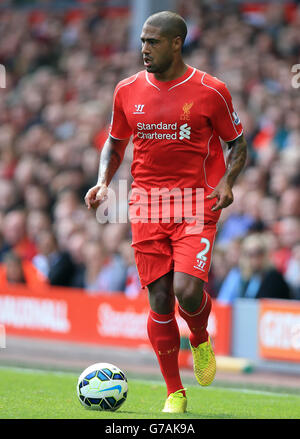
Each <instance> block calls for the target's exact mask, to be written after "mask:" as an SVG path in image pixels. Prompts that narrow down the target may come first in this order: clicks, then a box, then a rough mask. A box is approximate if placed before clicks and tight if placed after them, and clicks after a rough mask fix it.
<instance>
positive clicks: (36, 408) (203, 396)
mask: <svg viewBox="0 0 300 439" xmlns="http://www.w3.org/2000/svg"><path fill="white" fill-rule="evenodd" d="M77 378H78V375H76V374H74V373H60V372H53V371H52V372H50V371H49V372H48V371H38V370H37V371H34V370H30V369H28V370H26V369H18V368H8V367H5V368H0V419H99V418H100V419H101V418H104V419H115V420H117V419H197V418H198V419H263V418H264V419H280V418H281V419H283V418H285V419H299V418H300V392H299V393H298V392H295V391H294V392H293V391H290V392H289V391H288V390H287V389H285V391H284V393H283V392H278V391H276V392H275V391H272V390H268V391H266V390H259V389H258V388H256V389H253V388H252V389H249V388H248V389H247V388H242V389H241V388H238V387H236V388H228V387H226V386H225V387H224V386H223V387H220V386H219V385H217V384H215V385H212V386H210V387H207V388H201V387H200V386H198V385H195V384H193V385H188V386H186V387H187V396H188V411H187V413H185V414H181V415H174V414H166V413H161V409H162V407H163V404H164V401H165V396H166V395H165V386H164V384H163V383H162V382H159V381H157V382H155V381H149V380H148V381H147V380H142V379H139V380H136V379H134V378H132V379H131V378H129V379H128V385H129V390H128V397H127V401H125V403H124V404H123V405H122V406H121V408H120V409H119V410H118V411H117V412H101V411H99V412H98V411H92V410H88V409H85V408H84V407H83V406H82V405H81V404H80V402H79V401H78V399H77V394H76V383H77Z"/></svg>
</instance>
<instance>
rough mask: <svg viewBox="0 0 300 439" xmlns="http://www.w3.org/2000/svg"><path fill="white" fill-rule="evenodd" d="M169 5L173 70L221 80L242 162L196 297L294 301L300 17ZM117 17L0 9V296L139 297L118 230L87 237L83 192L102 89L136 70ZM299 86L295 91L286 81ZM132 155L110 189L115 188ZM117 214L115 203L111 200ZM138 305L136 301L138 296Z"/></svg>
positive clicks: (96, 147)
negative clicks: (238, 130) (28, 288)
mask: <svg viewBox="0 0 300 439" xmlns="http://www.w3.org/2000/svg"><path fill="white" fill-rule="evenodd" d="M230 6H231V2H226V8H225V6H224V2H222V1H210V2H205V1H204V2H199V1H189V2H184V1H182V2H181V1H179V2H178V12H179V13H181V14H182V15H183V16H184V17H185V19H186V21H187V23H188V27H189V34H188V38H187V41H186V44H185V47H184V52H185V53H184V58H185V61H186V62H187V63H188V64H190V65H193V66H195V67H197V68H199V69H201V70H205V71H207V72H209V73H211V74H213V75H215V76H217V77H218V78H219V79H221V80H223V81H224V82H225V83H226V84H227V86H228V88H229V90H230V92H231V94H232V97H233V101H234V104H235V110H236V111H237V112H238V114H239V117H240V119H241V121H242V123H243V126H244V133H245V136H246V138H247V141H248V146H249V155H248V162H247V166H246V169H245V171H244V172H243V174H242V175H241V176H240V177H239V178H238V180H237V183H236V185H235V187H234V196H235V202H234V204H233V205H231V206H230V207H228V208H227V209H225V210H224V211H223V212H222V216H221V220H220V223H219V233H218V236H217V240H216V243H215V246H214V254H213V260H212V266H211V273H210V278H209V282H208V285H207V289H208V291H209V292H210V294H211V295H212V297H215V298H218V300H220V301H223V302H227V303H232V302H233V301H234V300H235V298H237V297H249V298H257V297H275V298H287V299H288V298H289V299H300V191H299V185H300V174H299V171H300V88H295V87H293V86H292V75H293V73H292V72H291V67H292V65H294V64H298V63H299V56H300V32H299V28H300V7H299V6H297V5H296V4H293V3H291V4H289V5H288V7H287V6H285V5H283V4H280V3H276V2H272V3H268V4H267V5H266V6H265V7H263V8H259V10H255V11H251V10H249V9H247V7H246V6H247V5H243V7H242V6H240V7H238V6H237V3H236V2H234V6H232V7H230ZM130 22H131V20H130V10H127V9H126V8H125V9H123V8H118V9H114V8H104V7H103V8H102V7H101V3H100V4H99V3H98V4H97V5H94V4H93V3H86V4H84V7H81V8H79V9H67V10H51V9H50V10H46V9H45V8H44V9H26V10H24V9H16V8H2V9H0V63H1V64H3V65H4V66H5V68H6V88H3V89H0V93H1V100H0V193H1V197H0V285H4V284H5V283H26V284H28V285H32V286H33V285H43V284H50V285H59V286H66V287H73V288H84V289H85V290H86V291H87V293H89V294H101V293H102V292H104V291H105V292H109V293H111V294H113V293H114V292H117V291H123V292H124V294H126V295H127V296H128V297H136V296H137V295H138V294H140V291H141V289H140V283H139V279H138V275H137V271H136V267H135V263H134V256H133V250H132V248H131V245H130V242H131V235H130V225H129V224H128V223H117V222H116V223H106V224H99V221H97V218H96V216H95V212H94V211H89V210H87V208H86V207H85V205H84V199H83V198H84V195H85V193H86V191H87V190H88V189H89V187H91V186H92V185H94V184H95V182H96V180H97V174H98V163H99V151H101V148H102V146H103V143H104V141H105V139H106V136H107V132H108V126H109V122H110V116H111V105H112V95H113V90H114V87H115V85H116V83H117V82H118V81H119V80H121V79H123V78H125V77H127V76H130V75H132V74H133V73H135V72H136V71H138V70H141V69H142V68H143V67H142V64H141V56H140V53H139V51H138V50H137V51H129V49H128V41H129V32H130ZM299 82H300V81H299ZM131 157H132V145H129V147H128V148H127V151H126V155H125V158H124V161H123V163H122V165H121V167H120V168H119V170H118V172H117V174H116V176H115V178H114V180H113V182H112V187H113V188H115V189H116V194H117V196H118V181H119V180H120V179H122V180H123V181H126V182H128V188H130V183H131V176H130V163H131ZM124 203H125V204H126V200H124ZM142 294H143V293H142Z"/></svg>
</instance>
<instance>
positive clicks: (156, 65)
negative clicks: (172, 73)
mask: <svg viewBox="0 0 300 439" xmlns="http://www.w3.org/2000/svg"><path fill="white" fill-rule="evenodd" d="M172 62H173V58H172V57H171V56H168V55H167V56H161V57H160V60H159V61H157V62H155V61H153V62H152V63H151V65H150V66H148V67H146V70H147V72H149V73H160V74H162V73H165V72H166V71H167V70H168V69H169V68H170V67H171V65H172Z"/></svg>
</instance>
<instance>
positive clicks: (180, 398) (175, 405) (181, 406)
mask: <svg viewBox="0 0 300 439" xmlns="http://www.w3.org/2000/svg"><path fill="white" fill-rule="evenodd" d="M182 390H186V389H180V390H177V391H176V392H174V393H170V395H169V396H168V398H167V399H166V402H165V406H164V408H163V412H164V413H185V412H186V406H187V399H186V396H184V395H183V393H182Z"/></svg>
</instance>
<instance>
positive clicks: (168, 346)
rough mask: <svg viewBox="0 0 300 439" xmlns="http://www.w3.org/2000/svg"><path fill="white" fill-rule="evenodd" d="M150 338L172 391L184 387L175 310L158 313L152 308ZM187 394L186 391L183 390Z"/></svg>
mask: <svg viewBox="0 0 300 439" xmlns="http://www.w3.org/2000/svg"><path fill="white" fill-rule="evenodd" d="M147 330H148V336H149V340H150V342H151V344H152V346H153V349H154V351H155V354H156V356H157V359H158V362H159V366H160V370H161V372H162V374H163V377H164V379H165V382H166V385H167V392H168V396H169V394H170V393H173V392H176V391H177V390H180V389H183V385H182V382H181V378H180V374H179V366H178V354H179V349H180V335H179V329H178V325H177V321H176V318H175V312H174V311H173V312H172V313H170V314H156V313H155V312H154V311H152V310H150V313H149V316H148V322H147ZM182 393H183V394H184V396H185V392H184V391H183V392H182Z"/></svg>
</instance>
